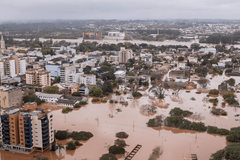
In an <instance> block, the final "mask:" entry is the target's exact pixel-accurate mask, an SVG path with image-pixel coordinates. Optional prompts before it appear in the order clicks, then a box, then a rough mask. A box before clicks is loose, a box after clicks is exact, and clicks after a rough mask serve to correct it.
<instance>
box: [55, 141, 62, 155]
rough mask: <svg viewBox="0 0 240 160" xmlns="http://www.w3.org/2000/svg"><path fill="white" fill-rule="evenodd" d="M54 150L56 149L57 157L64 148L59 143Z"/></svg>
mask: <svg viewBox="0 0 240 160" xmlns="http://www.w3.org/2000/svg"><path fill="white" fill-rule="evenodd" d="M56 149H58V152H59V155H60V154H61V149H64V146H63V145H62V144H60V143H57V145H56Z"/></svg>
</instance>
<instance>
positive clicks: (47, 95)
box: [35, 92, 63, 98]
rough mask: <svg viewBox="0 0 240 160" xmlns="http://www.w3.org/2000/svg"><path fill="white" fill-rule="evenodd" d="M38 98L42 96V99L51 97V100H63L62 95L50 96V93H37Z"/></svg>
mask: <svg viewBox="0 0 240 160" xmlns="http://www.w3.org/2000/svg"><path fill="white" fill-rule="evenodd" d="M35 94H36V96H42V97H51V98H61V97H62V96H63V95H62V94H48V93H42V92H35Z"/></svg>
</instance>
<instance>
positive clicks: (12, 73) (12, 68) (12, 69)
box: [9, 59, 17, 77]
mask: <svg viewBox="0 0 240 160" xmlns="http://www.w3.org/2000/svg"><path fill="white" fill-rule="evenodd" d="M9 70H10V75H9V76H11V77H15V76H17V75H16V68H15V60H14V59H11V60H9Z"/></svg>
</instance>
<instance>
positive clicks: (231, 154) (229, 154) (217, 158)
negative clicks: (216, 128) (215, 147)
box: [210, 143, 240, 160]
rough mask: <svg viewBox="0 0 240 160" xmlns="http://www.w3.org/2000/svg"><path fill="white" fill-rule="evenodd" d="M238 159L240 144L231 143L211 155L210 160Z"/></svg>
mask: <svg viewBox="0 0 240 160" xmlns="http://www.w3.org/2000/svg"><path fill="white" fill-rule="evenodd" d="M239 157H240V143H232V144H229V145H227V146H226V147H225V148H224V149H222V150H219V151H217V152H216V153H214V154H212V156H211V157H210V160H222V159H226V160H235V159H239Z"/></svg>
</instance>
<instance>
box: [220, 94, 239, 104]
mask: <svg viewBox="0 0 240 160" xmlns="http://www.w3.org/2000/svg"><path fill="white" fill-rule="evenodd" d="M235 97H236V96H235V95H234V94H233V93H226V94H224V95H223V98H224V100H225V101H227V102H228V104H230V105H232V104H238V102H237V101H236V99H235Z"/></svg>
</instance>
